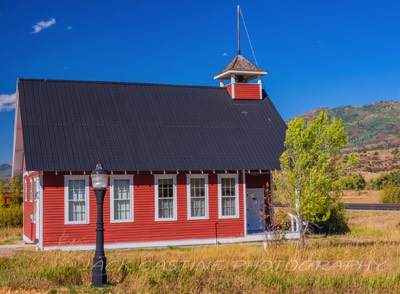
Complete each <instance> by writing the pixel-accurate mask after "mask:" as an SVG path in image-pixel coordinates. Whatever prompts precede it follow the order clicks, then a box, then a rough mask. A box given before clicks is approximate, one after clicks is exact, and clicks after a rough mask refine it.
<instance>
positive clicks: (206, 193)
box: [186, 174, 209, 220]
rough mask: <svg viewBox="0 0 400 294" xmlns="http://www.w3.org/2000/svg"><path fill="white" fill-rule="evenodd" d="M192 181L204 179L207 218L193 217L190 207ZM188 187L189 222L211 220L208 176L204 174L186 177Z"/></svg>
mask: <svg viewBox="0 0 400 294" xmlns="http://www.w3.org/2000/svg"><path fill="white" fill-rule="evenodd" d="M191 179H204V182H205V187H204V188H205V191H204V193H205V202H206V203H205V216H200V217H199V216H197V217H193V216H191V212H192V208H191V207H190V204H191V201H190V200H191V199H190V180H191ZM186 186H187V218H188V220H202V219H209V215H208V175H204V174H189V175H186Z"/></svg>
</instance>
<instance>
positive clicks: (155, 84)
mask: <svg viewBox="0 0 400 294" xmlns="http://www.w3.org/2000/svg"><path fill="white" fill-rule="evenodd" d="M17 80H18V81H38V82H57V83H60V82H61V83H83V84H89V83H91V84H114V85H135V86H162V87H182V88H206V89H207V88H208V89H210V88H211V89H223V88H221V87H219V86H202V85H174V84H161V83H143V82H117V81H94V80H61V79H38V78H17Z"/></svg>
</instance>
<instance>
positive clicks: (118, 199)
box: [110, 175, 133, 223]
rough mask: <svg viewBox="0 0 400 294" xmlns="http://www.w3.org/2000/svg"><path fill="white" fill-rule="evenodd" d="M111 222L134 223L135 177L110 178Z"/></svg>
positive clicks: (118, 176) (119, 176)
mask: <svg viewBox="0 0 400 294" xmlns="http://www.w3.org/2000/svg"><path fill="white" fill-rule="evenodd" d="M110 210H111V222H112V223H121V222H133V176H127V175H114V176H111V177H110Z"/></svg>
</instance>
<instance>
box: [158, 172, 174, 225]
mask: <svg viewBox="0 0 400 294" xmlns="http://www.w3.org/2000/svg"><path fill="white" fill-rule="evenodd" d="M158 217H159V218H173V217H174V181H173V179H158Z"/></svg>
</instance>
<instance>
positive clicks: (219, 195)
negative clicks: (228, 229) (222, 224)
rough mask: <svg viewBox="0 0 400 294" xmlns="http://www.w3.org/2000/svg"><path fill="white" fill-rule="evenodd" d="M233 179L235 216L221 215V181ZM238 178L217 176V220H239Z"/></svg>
mask: <svg viewBox="0 0 400 294" xmlns="http://www.w3.org/2000/svg"><path fill="white" fill-rule="evenodd" d="M224 178H225V179H226V178H234V179H235V209H236V211H235V215H228V216H223V215H222V198H221V197H222V190H221V179H224ZM239 211H240V210H239V176H238V174H218V218H219V219H231V218H240V214H239Z"/></svg>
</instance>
